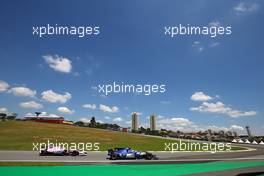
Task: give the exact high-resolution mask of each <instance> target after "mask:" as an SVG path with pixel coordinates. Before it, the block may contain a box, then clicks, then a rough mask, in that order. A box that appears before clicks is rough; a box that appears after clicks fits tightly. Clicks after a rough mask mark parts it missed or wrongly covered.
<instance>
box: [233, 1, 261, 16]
mask: <svg viewBox="0 0 264 176" xmlns="http://www.w3.org/2000/svg"><path fill="white" fill-rule="evenodd" d="M258 9H259V5H258V4H257V3H250V2H240V3H238V4H237V5H236V6H235V7H234V8H233V10H234V11H235V12H236V13H237V14H238V15H239V14H242V13H249V12H254V11H257V10H258Z"/></svg>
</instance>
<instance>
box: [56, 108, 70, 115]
mask: <svg viewBox="0 0 264 176" xmlns="http://www.w3.org/2000/svg"><path fill="white" fill-rule="evenodd" d="M57 110H58V111H59V112H60V113H63V114H73V113H74V110H70V109H69V108H67V107H58V109H57Z"/></svg>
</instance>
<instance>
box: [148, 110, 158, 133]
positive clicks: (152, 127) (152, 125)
mask: <svg viewBox="0 0 264 176" xmlns="http://www.w3.org/2000/svg"><path fill="white" fill-rule="evenodd" d="M149 121H150V130H151V131H154V130H156V116H155V115H154V114H153V115H151V116H150V118H149Z"/></svg>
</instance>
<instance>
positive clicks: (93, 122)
mask: <svg viewBox="0 0 264 176" xmlns="http://www.w3.org/2000/svg"><path fill="white" fill-rule="evenodd" d="M90 126H92V127H95V126H96V120H95V117H92V118H91V120H90Z"/></svg>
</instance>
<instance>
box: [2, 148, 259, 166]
mask: <svg viewBox="0 0 264 176" xmlns="http://www.w3.org/2000/svg"><path fill="white" fill-rule="evenodd" d="M238 146H243V147H249V148H251V149H252V150H250V151H239V152H216V153H210V152H173V153H171V152H153V154H155V155H156V156H157V157H158V158H159V159H158V160H151V161H148V160H116V161H113V160H109V159H108V158H107V152H88V155H87V156H39V155H38V152H37V151H0V162H65V163H76V164H77V163H86V164H89V163H90V164H93V163H104V164H106V163H109V164H111V163H115V164H118V163H120V164H122V163H131V164H132V163H153V164H154V163H195V162H210V161H226V160H264V145H248V144H238Z"/></svg>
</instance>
